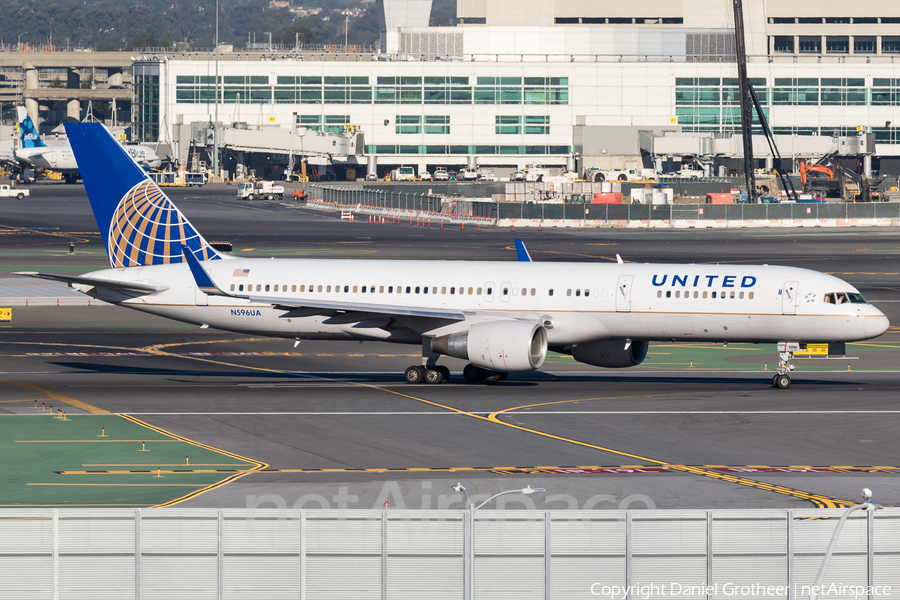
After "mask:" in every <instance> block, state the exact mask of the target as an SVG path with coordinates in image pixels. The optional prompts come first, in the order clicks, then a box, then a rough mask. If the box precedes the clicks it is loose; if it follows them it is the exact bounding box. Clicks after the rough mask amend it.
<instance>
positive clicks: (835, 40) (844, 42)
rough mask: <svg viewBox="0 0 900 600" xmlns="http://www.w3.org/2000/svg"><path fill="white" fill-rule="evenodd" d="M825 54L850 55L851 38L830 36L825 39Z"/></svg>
mask: <svg viewBox="0 0 900 600" xmlns="http://www.w3.org/2000/svg"><path fill="white" fill-rule="evenodd" d="M825 52H827V53H828V54H849V52H850V38H849V37H847V36H831V35H830V36H828V37H826V38H825Z"/></svg>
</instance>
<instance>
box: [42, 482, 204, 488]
mask: <svg viewBox="0 0 900 600" xmlns="http://www.w3.org/2000/svg"><path fill="white" fill-rule="evenodd" d="M25 485H50V486H70V487H206V484H205V483H26V484H25Z"/></svg>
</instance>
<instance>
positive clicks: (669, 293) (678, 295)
mask: <svg viewBox="0 0 900 600" xmlns="http://www.w3.org/2000/svg"><path fill="white" fill-rule="evenodd" d="M673 294H674V296H673ZM656 297H657V298H662V297H663V291H662V290H657V291H656ZM672 297H675V298H691V297H692V296H691V292H690V290H685V291H684V296H682V295H681V290H675V291H674V292H673V291H672V290H668V291H666V298H672ZM693 297H694V298H716V297H718V298H723V299H724V298H731V299H735V298H737V299H738V300H743V299H744V292H730V293H729V292H718V295H717V294H716V292H698V291H696V290H695V291H694V295H693ZM747 298H748V299H749V300H753V292H747Z"/></svg>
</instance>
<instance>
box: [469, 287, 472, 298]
mask: <svg viewBox="0 0 900 600" xmlns="http://www.w3.org/2000/svg"><path fill="white" fill-rule="evenodd" d="M469 295H470V296H471V295H472V288H469Z"/></svg>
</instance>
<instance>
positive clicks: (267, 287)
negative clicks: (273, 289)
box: [266, 284, 269, 292]
mask: <svg viewBox="0 0 900 600" xmlns="http://www.w3.org/2000/svg"><path fill="white" fill-rule="evenodd" d="M266 291H267V292H268V291H269V286H268V284H266Z"/></svg>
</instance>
